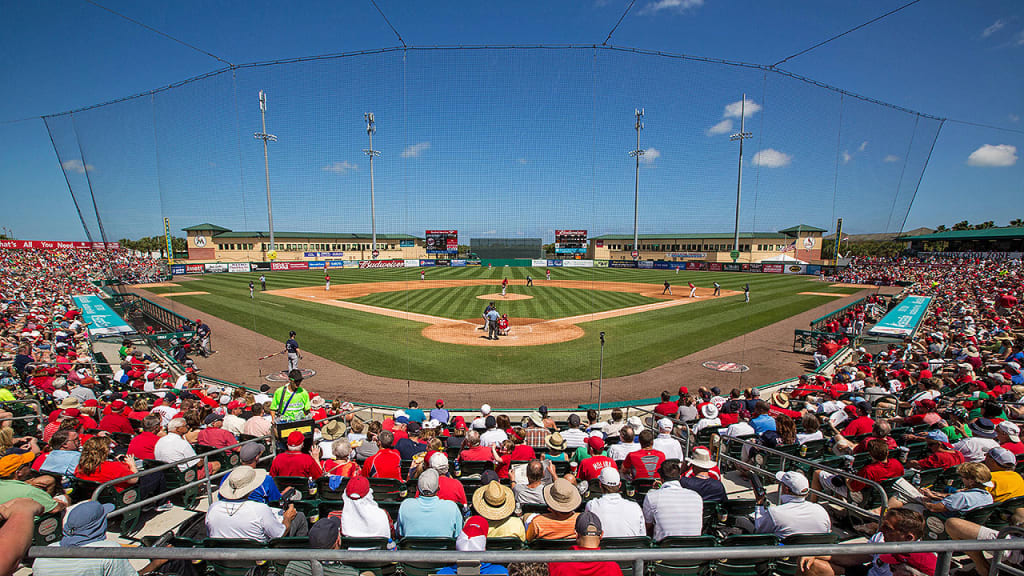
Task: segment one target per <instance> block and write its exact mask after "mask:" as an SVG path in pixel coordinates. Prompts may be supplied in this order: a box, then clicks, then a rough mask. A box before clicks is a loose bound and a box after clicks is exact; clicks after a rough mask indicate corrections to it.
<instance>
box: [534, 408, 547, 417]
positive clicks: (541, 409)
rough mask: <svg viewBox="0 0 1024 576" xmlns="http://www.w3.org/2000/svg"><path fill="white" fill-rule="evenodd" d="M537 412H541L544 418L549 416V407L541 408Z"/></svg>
mask: <svg viewBox="0 0 1024 576" xmlns="http://www.w3.org/2000/svg"><path fill="white" fill-rule="evenodd" d="M537 412H540V413H541V415H542V416H547V415H548V407H547V406H541V407H540V408H537Z"/></svg>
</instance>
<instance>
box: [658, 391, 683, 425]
mask: <svg viewBox="0 0 1024 576" xmlns="http://www.w3.org/2000/svg"><path fill="white" fill-rule="evenodd" d="M678 411H679V406H678V405H677V404H676V403H675V402H673V401H672V395H671V394H669V392H668V390H662V392H661V404H658V405H657V406H655V407H654V413H655V414H658V415H659V416H668V417H669V418H675V416H676V412H678Z"/></svg>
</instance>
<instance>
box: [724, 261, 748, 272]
mask: <svg viewBox="0 0 1024 576" xmlns="http://www.w3.org/2000/svg"><path fill="white" fill-rule="evenodd" d="M722 270H725V271H726V272H740V271H742V270H743V266H741V265H740V264H734V263H728V262H727V263H725V264H722Z"/></svg>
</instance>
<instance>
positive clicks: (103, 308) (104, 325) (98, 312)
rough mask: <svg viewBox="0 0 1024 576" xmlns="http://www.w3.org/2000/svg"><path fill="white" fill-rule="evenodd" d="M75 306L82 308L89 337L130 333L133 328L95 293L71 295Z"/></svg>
mask: <svg viewBox="0 0 1024 576" xmlns="http://www.w3.org/2000/svg"><path fill="white" fill-rule="evenodd" d="M71 299H72V300H74V302H75V306H77V307H78V308H80V309H81V310H82V321H83V322H85V324H86V327H87V328H88V330H89V336H91V337H103V336H117V335H118V334H132V333H134V332H135V329H134V328H132V327H131V326H129V325H128V324H127V323H126V322H125V321H124V320H123V319H122V318H121V317H120V316H118V315H117V313H116V312H114V311H113V310H112V309H111V308H110V306H107V303H106V302H104V301H103V300H101V299H100V297H99V296H95V295H91V294H90V295H81V296H72V298H71Z"/></svg>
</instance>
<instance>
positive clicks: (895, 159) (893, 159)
mask: <svg viewBox="0 0 1024 576" xmlns="http://www.w3.org/2000/svg"><path fill="white" fill-rule="evenodd" d="M899 161H900V157H899V156H897V155H895V154H888V155H886V157H885V158H882V162H899Z"/></svg>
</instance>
